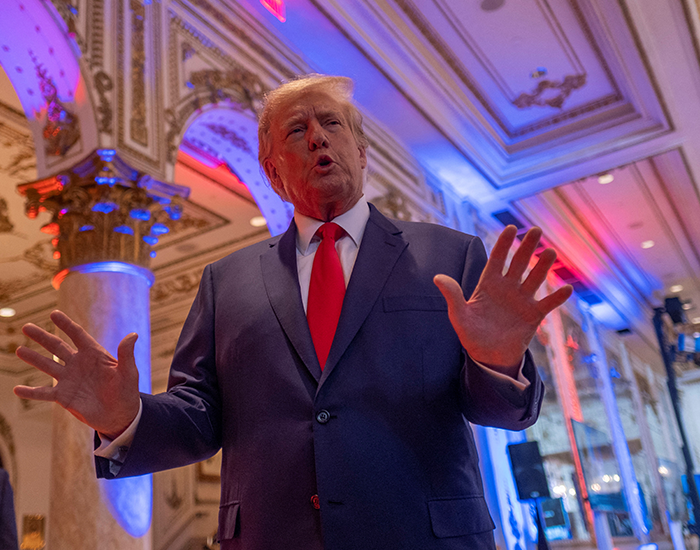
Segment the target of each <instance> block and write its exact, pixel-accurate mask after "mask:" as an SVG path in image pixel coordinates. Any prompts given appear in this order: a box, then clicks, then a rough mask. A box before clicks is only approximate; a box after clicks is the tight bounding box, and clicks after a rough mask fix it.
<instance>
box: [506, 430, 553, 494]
mask: <svg viewBox="0 0 700 550" xmlns="http://www.w3.org/2000/svg"><path fill="white" fill-rule="evenodd" d="M508 455H509V456H510V465H511V468H512V469H513V477H514V478H515V486H516V487H517V489H518V500H529V499H533V498H541V497H547V498H550V494H549V485H548V484H547V476H546V474H545V473H544V465H543V464H542V456H541V455H540V448H539V445H538V444H537V441H527V442H526V443H513V444H511V445H508Z"/></svg>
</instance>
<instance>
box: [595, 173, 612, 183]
mask: <svg viewBox="0 0 700 550" xmlns="http://www.w3.org/2000/svg"><path fill="white" fill-rule="evenodd" d="M614 179H615V176H613V175H612V174H603V175H601V176H598V183H599V184H601V185H606V184H608V183H611V182H612V181H613V180H614Z"/></svg>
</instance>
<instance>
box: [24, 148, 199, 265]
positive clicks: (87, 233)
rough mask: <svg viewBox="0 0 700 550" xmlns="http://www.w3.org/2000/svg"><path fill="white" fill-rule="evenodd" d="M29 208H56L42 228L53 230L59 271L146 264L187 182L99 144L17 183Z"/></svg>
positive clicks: (33, 212)
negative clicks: (69, 163)
mask: <svg viewBox="0 0 700 550" xmlns="http://www.w3.org/2000/svg"><path fill="white" fill-rule="evenodd" d="M17 190H18V192H19V193H20V195H22V196H24V197H25V198H26V202H25V212H26V214H27V216H29V217H30V218H36V217H37V216H38V215H39V213H40V212H44V211H48V212H50V213H51V214H52V218H51V221H50V222H49V223H47V224H45V225H44V226H43V227H42V228H41V231H43V232H44V233H48V234H50V235H54V239H53V241H52V242H53V244H54V247H55V251H54V257H55V258H57V259H59V272H60V271H65V270H67V269H71V268H72V267H74V266H78V265H83V264H90V263H96V262H112V261H117V262H127V263H130V264H133V265H136V266H140V267H144V268H148V267H149V264H150V259H151V257H152V256H154V255H155V252H153V251H152V247H153V246H154V245H155V244H156V243H157V242H158V238H159V236H161V235H163V234H165V233H168V231H169V230H170V229H169V227H168V224H169V223H171V222H172V221H176V220H178V219H179V218H180V215H181V213H182V201H183V200H186V199H187V197H188V196H189V193H190V190H189V188H187V187H183V186H180V185H174V184H169V183H165V182H162V181H158V180H155V179H153V178H152V177H151V176H150V175H148V174H146V173H143V172H140V171H138V170H136V169H135V168H132V167H131V166H129V165H128V164H127V163H126V162H124V161H123V160H122V159H121V158H120V157H119V155H118V154H117V151H116V150H114V149H97V150H96V151H93V152H92V153H91V154H90V155H88V156H87V157H86V158H84V159H83V160H82V161H80V162H79V163H77V164H76V165H74V166H73V167H72V168H69V169H67V170H63V171H61V172H59V173H58V174H56V175H54V176H51V177H48V178H44V179H41V180H37V181H34V182H30V183H24V184H21V185H18V186H17Z"/></svg>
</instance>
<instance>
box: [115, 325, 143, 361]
mask: <svg viewBox="0 0 700 550" xmlns="http://www.w3.org/2000/svg"><path fill="white" fill-rule="evenodd" d="M138 339H139V335H138V334H136V333H135V332H132V333H131V334H127V335H126V336H125V337H124V338H123V339H122V341H121V342H119V347H118V348H117V361H118V364H119V366H120V367H122V368H124V367H126V368H129V369H133V370H136V359H135V358H134V346H136V340H138Z"/></svg>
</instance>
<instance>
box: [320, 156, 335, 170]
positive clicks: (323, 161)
mask: <svg viewBox="0 0 700 550" xmlns="http://www.w3.org/2000/svg"><path fill="white" fill-rule="evenodd" d="M331 164H333V159H332V158H331V157H329V156H328V155H322V156H320V157H319V158H318V160H317V161H316V166H319V167H320V168H327V167H329V166H330V165H331Z"/></svg>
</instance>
